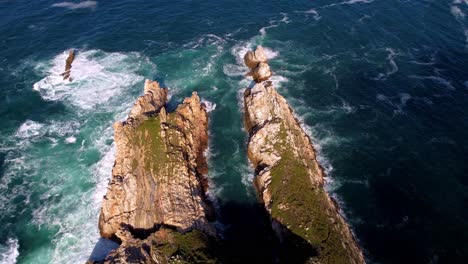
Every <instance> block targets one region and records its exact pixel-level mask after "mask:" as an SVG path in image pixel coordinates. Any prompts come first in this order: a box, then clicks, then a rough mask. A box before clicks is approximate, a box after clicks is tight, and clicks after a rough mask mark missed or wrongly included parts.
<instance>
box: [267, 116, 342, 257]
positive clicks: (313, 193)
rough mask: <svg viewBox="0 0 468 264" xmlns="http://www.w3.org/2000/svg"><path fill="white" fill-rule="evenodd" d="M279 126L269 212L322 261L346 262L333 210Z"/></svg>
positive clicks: (272, 171)
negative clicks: (310, 246)
mask: <svg viewBox="0 0 468 264" xmlns="http://www.w3.org/2000/svg"><path fill="white" fill-rule="evenodd" d="M284 127H285V126H284V124H282V125H281V129H280V132H279V134H278V143H276V144H275V151H277V153H278V154H279V155H280V156H281V160H280V161H279V162H278V163H277V164H276V165H275V166H274V167H273V168H272V169H271V171H270V174H271V179H272V181H271V184H270V186H269V190H270V193H271V196H272V205H271V214H272V217H273V218H274V219H276V220H278V221H279V222H280V223H281V224H282V225H283V226H285V227H286V228H287V229H289V230H290V231H291V232H292V233H294V234H295V235H297V236H299V237H301V238H303V239H304V240H306V241H307V242H308V243H310V244H311V245H312V246H313V248H314V249H316V251H317V252H318V258H319V259H320V262H321V263H348V261H349V257H348V254H347V250H346V248H345V246H344V243H343V242H342V241H341V239H340V238H341V237H342V235H341V234H340V233H339V232H340V229H341V228H342V227H340V226H339V222H338V221H337V219H335V218H336V213H335V212H333V209H332V208H330V205H329V201H328V197H327V194H326V193H325V190H324V189H323V187H322V186H314V185H313V184H312V182H311V180H310V173H314V171H312V172H311V169H310V168H309V167H310V166H306V164H305V162H307V161H305V160H303V159H301V158H298V157H296V156H295V154H294V151H293V149H292V148H293V146H294V144H291V142H288V141H287V140H288V139H290V140H292V138H290V137H289V136H288V132H292V131H286V129H285V128H284Z"/></svg>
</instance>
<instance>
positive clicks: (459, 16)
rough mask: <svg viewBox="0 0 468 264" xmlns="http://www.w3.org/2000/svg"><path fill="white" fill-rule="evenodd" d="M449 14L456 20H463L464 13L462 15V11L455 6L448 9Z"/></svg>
mask: <svg viewBox="0 0 468 264" xmlns="http://www.w3.org/2000/svg"><path fill="white" fill-rule="evenodd" d="M450 12H451V13H452V15H453V16H454V17H455V18H457V19H465V13H463V11H462V10H461V8H460V7H458V6H456V5H452V6H451V7H450Z"/></svg>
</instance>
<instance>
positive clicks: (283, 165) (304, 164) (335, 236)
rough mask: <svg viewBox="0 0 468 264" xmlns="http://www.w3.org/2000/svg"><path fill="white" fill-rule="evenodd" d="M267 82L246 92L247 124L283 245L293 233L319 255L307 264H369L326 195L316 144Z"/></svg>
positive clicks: (262, 190) (259, 180) (260, 188)
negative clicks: (315, 148) (314, 145)
mask: <svg viewBox="0 0 468 264" xmlns="http://www.w3.org/2000/svg"><path fill="white" fill-rule="evenodd" d="M257 50H258V48H257ZM260 52H261V51H260ZM251 53H252V52H248V53H247V54H246V56H245V62H246V65H247V66H248V67H250V66H252V65H253V64H249V62H250V60H251V57H252V54H251ZM255 53H257V51H255ZM256 56H257V55H256ZM257 57H258V56H257ZM260 63H266V62H259V64H258V65H260ZM257 67H258V66H257ZM265 76H268V74H266V75H265ZM270 76H271V75H270ZM268 77H269V76H268ZM267 79H268V78H266V79H265V78H259V79H258V78H257V79H255V77H254V80H255V82H256V84H255V85H254V86H253V87H252V88H251V89H246V91H245V93H244V109H245V116H244V118H245V126H246V130H247V131H248V133H249V141H248V157H249V159H250V161H251V163H252V164H253V166H254V168H255V176H256V178H255V187H256V189H257V192H258V194H259V196H260V198H261V200H262V201H263V203H264V205H265V208H266V209H267V211H268V212H269V213H270V215H271V219H272V226H273V228H274V229H275V231H276V233H277V234H278V235H279V236H280V238H281V239H282V240H288V239H289V237H290V235H288V234H290V233H292V234H294V235H296V236H298V237H300V238H302V239H303V240H304V241H306V243H308V244H310V245H311V246H312V248H313V249H314V251H315V252H314V253H313V254H311V255H310V257H309V259H308V261H307V263H365V260H364V256H363V253H362V251H361V249H360V247H359V245H358V243H357V242H356V240H355V238H354V236H353V234H352V232H351V230H350V228H349V226H348V224H347V223H346V222H345V220H344V219H343V217H342V216H341V215H340V214H339V211H338V207H337V205H336V203H335V202H334V201H333V200H332V199H331V198H330V196H329V195H328V194H327V192H326V191H325V189H324V176H325V173H324V171H323V169H322V167H321V166H320V165H319V163H318V162H317V157H316V153H315V150H314V148H313V144H312V141H311V140H310V138H309V137H308V136H307V134H306V133H305V132H304V130H303V129H302V128H301V126H300V123H299V122H298V120H297V119H296V118H295V116H294V112H293V111H292V109H291V107H290V106H289V104H288V103H287V101H286V99H285V98H284V97H283V96H281V95H280V94H279V93H278V92H277V91H276V89H275V88H274V87H273V85H272V82H271V81H268V80H267Z"/></svg>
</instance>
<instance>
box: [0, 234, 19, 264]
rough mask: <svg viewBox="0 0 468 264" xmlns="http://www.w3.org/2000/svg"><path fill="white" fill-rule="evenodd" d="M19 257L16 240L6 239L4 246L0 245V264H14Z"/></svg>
mask: <svg viewBox="0 0 468 264" xmlns="http://www.w3.org/2000/svg"><path fill="white" fill-rule="evenodd" d="M18 256H19V244H18V239H16V238H8V240H7V241H6V243H5V245H1V244H0V263H1V264H15V263H16V260H17V258H18Z"/></svg>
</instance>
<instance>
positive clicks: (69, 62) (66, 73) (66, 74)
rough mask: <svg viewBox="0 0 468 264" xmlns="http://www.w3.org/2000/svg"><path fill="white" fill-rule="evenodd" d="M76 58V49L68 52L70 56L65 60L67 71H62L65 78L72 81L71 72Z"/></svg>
mask: <svg viewBox="0 0 468 264" xmlns="http://www.w3.org/2000/svg"><path fill="white" fill-rule="evenodd" d="M74 60H75V50H73V49H71V50H70V51H69V52H68V57H67V60H66V61H65V71H64V72H63V73H62V76H63V80H69V81H70V82H71V81H72V78H71V77H70V74H71V68H72V63H73V61H74Z"/></svg>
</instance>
